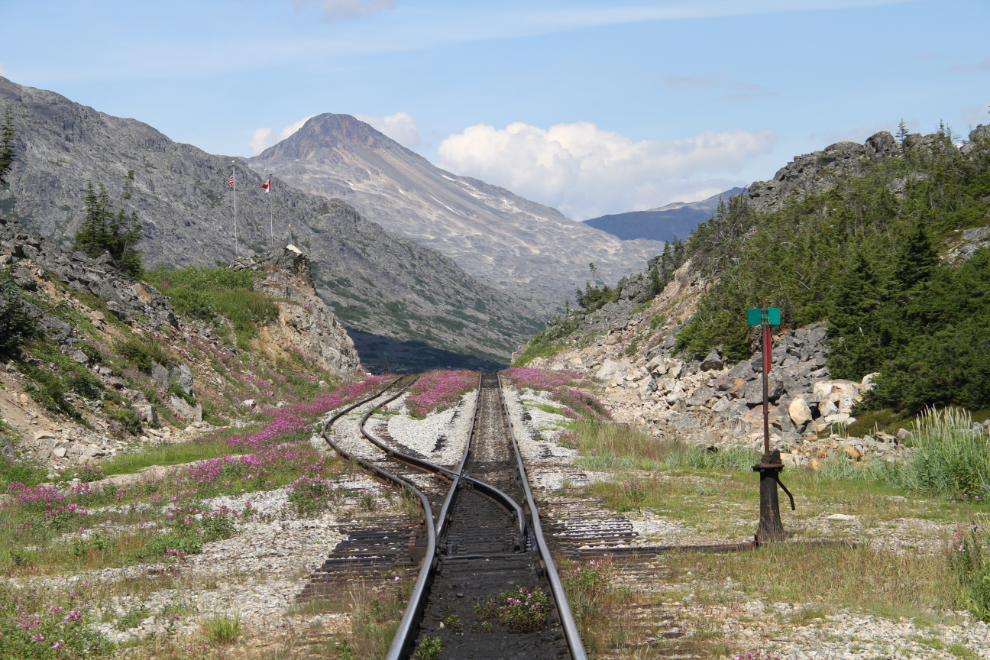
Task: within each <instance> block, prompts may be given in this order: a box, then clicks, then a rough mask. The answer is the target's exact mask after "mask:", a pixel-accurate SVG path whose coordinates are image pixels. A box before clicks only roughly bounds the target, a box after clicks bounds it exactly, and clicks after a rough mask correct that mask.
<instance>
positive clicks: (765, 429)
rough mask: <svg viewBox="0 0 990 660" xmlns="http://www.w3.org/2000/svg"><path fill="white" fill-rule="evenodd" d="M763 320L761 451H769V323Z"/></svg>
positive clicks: (766, 453) (766, 452)
mask: <svg viewBox="0 0 990 660" xmlns="http://www.w3.org/2000/svg"><path fill="white" fill-rule="evenodd" d="M765 319H766V317H764V321H763V453H764V455H768V454H769V453H770V400H769V398H770V397H769V385H768V380H767V379H768V377H769V375H770V363H771V362H772V360H771V359H770V351H771V349H770V324H769V323H768V322H767V321H766V320H765Z"/></svg>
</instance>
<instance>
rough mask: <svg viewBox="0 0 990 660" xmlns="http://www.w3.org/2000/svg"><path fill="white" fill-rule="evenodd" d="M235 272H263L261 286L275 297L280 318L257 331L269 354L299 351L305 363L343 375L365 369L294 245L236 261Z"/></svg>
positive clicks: (308, 265) (345, 331)
mask: <svg viewBox="0 0 990 660" xmlns="http://www.w3.org/2000/svg"><path fill="white" fill-rule="evenodd" d="M231 268H233V269H235V270H243V269H251V270H255V271H259V272H263V273H264V277H263V278H262V279H260V280H259V281H258V283H257V286H258V288H259V289H260V290H261V291H264V292H265V293H266V294H268V295H270V296H272V297H273V298H275V299H276V304H277V305H278V310H279V313H278V319H276V320H275V321H274V322H272V323H269V324H267V325H265V326H262V327H261V328H259V330H258V339H257V341H258V342H259V343H260V344H261V345H262V347H263V348H264V349H265V350H268V351H269V352H270V353H274V352H276V351H278V352H281V353H286V352H288V351H293V350H294V351H296V352H297V354H298V353H301V354H302V355H303V356H305V359H315V360H316V361H317V362H318V363H319V364H320V365H321V366H323V367H325V368H327V369H331V370H333V371H336V372H339V373H345V374H351V373H355V372H356V371H358V370H360V369H361V361H360V359H359V357H358V354H357V351H356V350H355V348H354V342H353V341H352V340H351V338H350V337H349V336H348V335H347V330H345V329H344V326H342V325H341V324H340V321H338V320H337V317H336V316H335V315H334V313H333V312H332V311H330V308H329V307H327V306H326V305H325V304H324V303H323V301H322V300H321V299H320V297H319V296H318V295H317V294H316V289H314V288H313V273H312V262H310V260H309V256H308V255H307V254H306V253H304V252H303V251H302V250H300V249H299V248H297V247H296V246H294V245H288V246H286V247H284V248H281V249H278V250H273V251H271V252H267V253H265V254H263V255H260V256H259V257H258V258H257V259H252V258H244V259H238V260H236V261H235V262H234V263H233V264H232V265H231Z"/></svg>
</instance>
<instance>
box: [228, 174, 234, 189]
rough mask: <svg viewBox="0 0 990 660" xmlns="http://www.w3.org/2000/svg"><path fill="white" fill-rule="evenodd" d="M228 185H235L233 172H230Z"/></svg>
mask: <svg viewBox="0 0 990 660" xmlns="http://www.w3.org/2000/svg"><path fill="white" fill-rule="evenodd" d="M227 185H228V186H232V185H234V173H233V172H231V173H230V179H228V180H227Z"/></svg>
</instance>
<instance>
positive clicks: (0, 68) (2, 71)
mask: <svg viewBox="0 0 990 660" xmlns="http://www.w3.org/2000/svg"><path fill="white" fill-rule="evenodd" d="M8 73H10V69H8V68H7V65H6V64H4V63H3V62H0V76H5V75H7V74H8Z"/></svg>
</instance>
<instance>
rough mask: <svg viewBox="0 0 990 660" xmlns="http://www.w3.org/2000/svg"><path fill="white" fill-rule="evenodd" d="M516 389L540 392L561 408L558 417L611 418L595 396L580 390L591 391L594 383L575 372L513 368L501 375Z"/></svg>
mask: <svg viewBox="0 0 990 660" xmlns="http://www.w3.org/2000/svg"><path fill="white" fill-rule="evenodd" d="M502 373H503V374H505V377H506V379H507V380H508V381H509V382H510V383H511V384H512V386H513V387H515V388H516V389H517V390H527V389H528V390H542V391H545V392H547V393H548V394H549V396H550V398H551V399H553V400H554V401H557V402H558V403H560V404H562V405H563V409H562V410H561V414H562V415H565V416H567V417H570V418H572V419H585V420H596V419H611V417H612V415H611V414H610V413H609V412H608V410H606V409H605V406H603V405H602V403H601V402H600V401H599V400H598V399H596V398H595V397H594V396H592V395H590V394H588V393H587V392H585V391H583V390H582V389H580V388H584V389H593V388H594V384H593V383H592V382H591V381H590V380H588V379H587V378H586V377H584V376H583V375H581V374H579V373H577V372H574V371H547V370H544V369H530V368H513V369H506V370H505V371H503V372H502Z"/></svg>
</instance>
